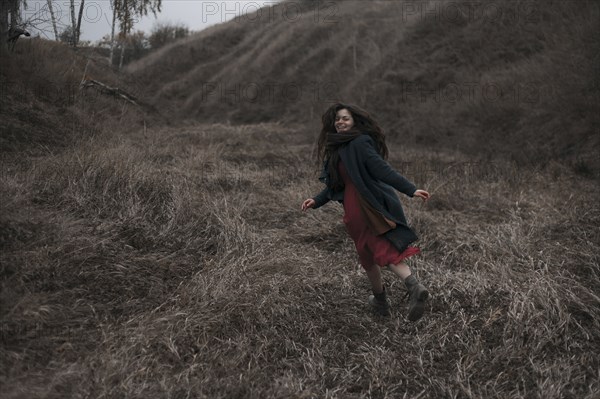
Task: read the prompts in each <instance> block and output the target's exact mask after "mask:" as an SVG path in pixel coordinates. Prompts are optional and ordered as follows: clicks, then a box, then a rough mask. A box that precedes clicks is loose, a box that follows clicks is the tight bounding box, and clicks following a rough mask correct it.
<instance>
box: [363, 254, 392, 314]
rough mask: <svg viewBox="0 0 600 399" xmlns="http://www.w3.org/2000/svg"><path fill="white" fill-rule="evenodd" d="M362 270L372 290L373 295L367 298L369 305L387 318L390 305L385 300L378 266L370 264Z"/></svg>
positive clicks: (385, 296)
mask: <svg viewBox="0 0 600 399" xmlns="http://www.w3.org/2000/svg"><path fill="white" fill-rule="evenodd" d="M363 267H364V266H363ZM364 269H365V272H366V273H367V277H369V281H370V282H371V288H372V290H373V295H371V296H370V297H369V303H370V304H371V306H372V307H373V309H374V310H375V311H376V312H377V313H379V314H380V315H382V316H389V315H390V303H389V302H388V300H387V295H386V293H385V288H384V286H383V281H382V279H381V268H380V267H379V265H376V264H372V265H371V266H370V267H364Z"/></svg>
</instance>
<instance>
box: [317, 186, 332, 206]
mask: <svg viewBox="0 0 600 399" xmlns="http://www.w3.org/2000/svg"><path fill="white" fill-rule="evenodd" d="M328 194H329V187H325V188H324V189H323V190H321V192H320V193H319V194H317V195H315V196H314V197H313V200H314V201H315V205H314V206H313V209H317V208H319V207H321V206H323V205H325V204H326V203H328V202H329V195H328Z"/></svg>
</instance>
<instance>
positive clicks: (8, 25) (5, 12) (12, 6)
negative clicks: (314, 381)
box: [0, 0, 22, 49]
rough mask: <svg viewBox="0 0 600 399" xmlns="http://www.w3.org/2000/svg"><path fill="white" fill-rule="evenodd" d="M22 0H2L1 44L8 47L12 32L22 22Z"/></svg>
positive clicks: (0, 11)
mask: <svg viewBox="0 0 600 399" xmlns="http://www.w3.org/2000/svg"><path fill="white" fill-rule="evenodd" d="M21 3H22V0H1V1H0V31H1V32H0V35H1V37H0V41H1V42H2V43H0V46H2V49H6V48H7V43H8V39H9V37H10V32H11V31H13V30H14V29H16V28H17V25H18V24H19V23H20V19H21V17H20V10H21Z"/></svg>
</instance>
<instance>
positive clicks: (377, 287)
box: [363, 264, 383, 294]
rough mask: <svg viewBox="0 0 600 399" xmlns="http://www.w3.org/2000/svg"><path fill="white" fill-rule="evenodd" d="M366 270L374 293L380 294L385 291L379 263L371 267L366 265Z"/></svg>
mask: <svg viewBox="0 0 600 399" xmlns="http://www.w3.org/2000/svg"><path fill="white" fill-rule="evenodd" d="M363 268H364V269H365V272H366V273H367V277H368V278H369V281H370V282H371V288H372V289H373V293H374V294H379V293H381V292H383V281H382V280H381V270H380V267H379V265H375V264H373V265H371V266H369V267H364V266H363Z"/></svg>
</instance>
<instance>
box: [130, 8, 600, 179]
mask: <svg viewBox="0 0 600 399" xmlns="http://www.w3.org/2000/svg"><path fill="white" fill-rule="evenodd" d="M299 10H300V11H302V12H299ZM599 19H600V6H599V4H598V3H597V2H593V1H585V0H582V1H541V0H540V1H528V2H520V1H513V0H497V1H494V2H491V3H485V2H469V1H458V2H457V1H433V2H421V1H418V2H402V1H358V0H356V1H355V0H350V1H348V0H345V1H329V2H317V1H305V2H298V1H290V2H283V3H282V4H278V5H276V6H274V7H272V8H271V9H270V11H268V12H267V11H263V12H261V13H260V14H257V15H254V16H248V17H241V18H239V19H237V20H234V21H231V22H229V23H227V24H221V25H217V26H215V27H213V28H210V29H207V30H205V31H202V32H199V33H198V34H196V35H193V36H191V37H190V38H187V39H186V40H183V41H179V42H176V43H174V44H172V45H170V46H166V47H165V48H163V49H161V50H160V51H158V52H156V53H154V54H153V55H151V56H149V57H147V58H144V59H142V60H140V61H138V62H135V63H133V64H131V65H130V66H129V71H130V72H131V73H132V74H133V76H135V77H136V78H137V79H140V81H141V82H144V86H145V87H148V88H149V93H150V95H151V96H152V98H153V101H154V103H155V104H156V105H159V107H160V108H165V109H166V108H168V109H170V114H171V115H174V116H178V117H180V118H184V119H189V118H193V119H197V120H201V121H203V122H207V121H214V122H227V121H230V122H232V123H255V122H266V121H278V120H288V121H295V122H299V123H303V124H312V123H313V121H315V120H318V116H319V115H320V112H321V110H322V109H324V108H325V107H326V105H327V104H329V103H331V102H332V101H334V100H344V101H347V102H353V103H358V104H363V105H365V106H367V105H368V108H369V109H371V110H372V111H373V112H374V113H375V114H376V116H377V117H378V118H379V119H380V120H382V121H383V122H384V124H385V125H386V126H387V127H388V132H389V134H390V135H392V136H394V137H397V138H399V139H402V140H403V141H404V142H409V143H412V144H418V145H421V146H422V147H424V148H427V149H431V148H432V147H435V148H452V149H458V150H460V151H462V152H468V153H470V154H471V155H474V154H478V155H483V156H485V157H494V156H497V155H501V156H502V157H503V158H507V157H510V158H512V159H514V160H516V161H518V162H521V163H529V162H532V161H533V162H535V163H540V162H541V163H545V162H549V161H550V160H552V159H557V158H559V159H561V160H569V162H571V163H572V164H575V163H577V162H583V163H586V164H587V165H588V166H589V167H590V168H594V169H597V168H599V167H600V164H598V157H597V156H596V154H597V152H598V151H600V142H599V140H598V134H597V131H598V130H599V126H600V119H599V118H600V117H599V116H598V115H600V106H599V103H598V97H599V96H600V92H599V90H600V84H599V82H598V76H600V74H598V71H597V65H598V58H597V57H598V56H597V55H598V53H599V52H600V32H599V25H598V23H597V21H598V20H599Z"/></svg>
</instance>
